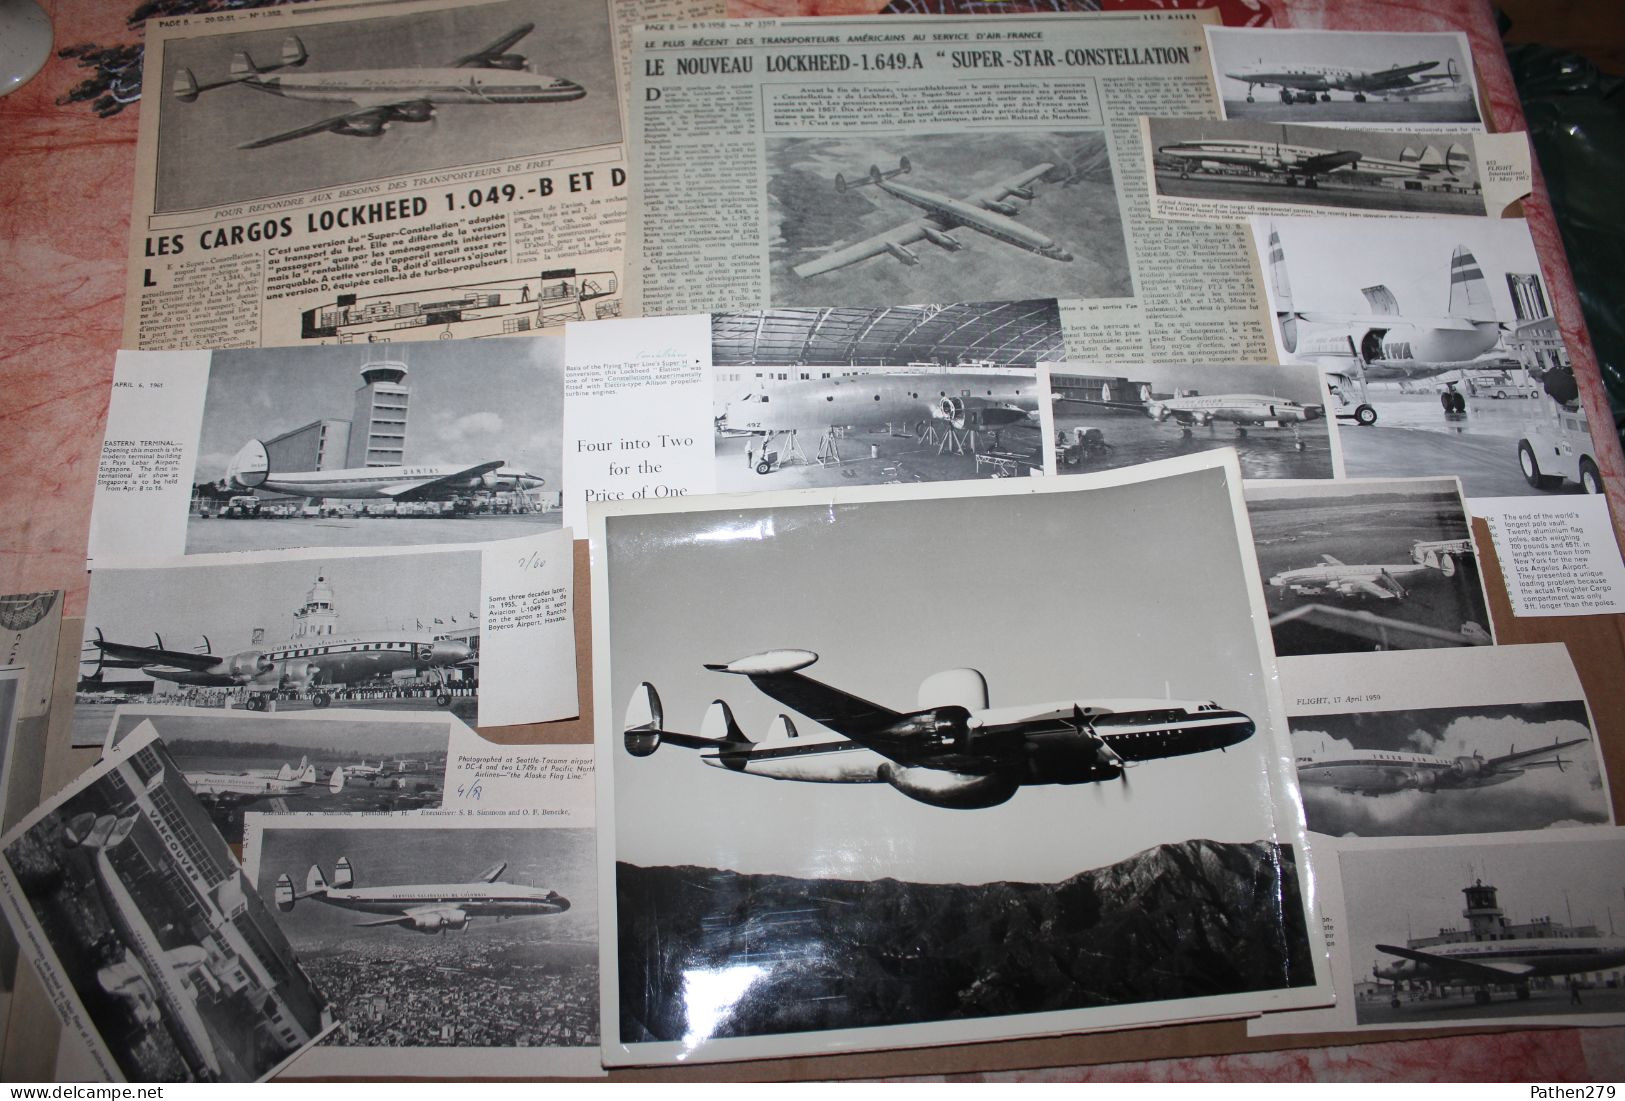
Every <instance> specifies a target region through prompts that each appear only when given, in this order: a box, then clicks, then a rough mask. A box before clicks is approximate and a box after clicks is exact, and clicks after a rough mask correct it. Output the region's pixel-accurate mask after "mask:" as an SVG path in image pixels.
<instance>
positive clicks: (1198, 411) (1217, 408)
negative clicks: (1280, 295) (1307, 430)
mask: <svg viewBox="0 0 1625 1101" xmlns="http://www.w3.org/2000/svg"><path fill="white" fill-rule="evenodd" d="M1106 395H1107V391H1105V390H1102V392H1101V396H1100V397H1099V398H1075V397H1070V396H1065V395H1061V394H1057V395H1055V400H1056V401H1057V402H1071V403H1074V404H1077V405H1094V406H1099V407H1101V408H1105V409H1122V410H1126V411H1128V412H1133V413H1144V414H1145V415H1146V416H1148V417H1150V418H1151V419H1152V420H1154V421H1157V422H1159V423H1160V422H1162V421H1166V420H1169V419H1170V418H1171V419H1172V420H1173V421H1174V422H1175V423H1177V424H1178V425H1179V426H1180V427H1181V428H1183V429H1185V431H1186V432H1187V433H1189V431H1190V429H1191V427H1192V426H1195V427H1200V428H1207V427H1211V426H1212V425H1213V423H1214V422H1216V421H1225V422H1227V423H1229V424H1233V425H1235V426H1236V434H1237V435H1241V436H1245V435H1246V434H1247V428H1248V426H1249V425H1257V426H1260V427H1264V428H1280V427H1282V426H1288V427H1292V426H1296V425H1298V424H1302V423H1303V422H1304V421H1312V420H1318V419H1320V418H1321V417H1322V416H1324V415H1325V410H1324V409H1322V408H1321V407H1320V406H1319V405H1304V404H1303V403H1302V402H1296V401H1292V400H1290V399H1288V398H1279V397H1274V396H1272V395H1269V394H1206V395H1204V394H1200V393H1198V392H1197V391H1195V390H1180V391H1176V392H1175V393H1174V394H1172V395H1165V396H1162V397H1158V396H1156V395H1155V394H1153V393H1152V392H1151V387H1149V386H1141V387H1140V400H1139V401H1137V402H1133V401H1113V400H1111V399H1110V398H1109V397H1107V396H1106Z"/></svg>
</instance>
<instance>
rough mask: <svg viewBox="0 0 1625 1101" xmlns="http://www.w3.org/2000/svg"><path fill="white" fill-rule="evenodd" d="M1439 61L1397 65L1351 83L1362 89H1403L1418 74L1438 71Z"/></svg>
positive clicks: (1358, 78) (1366, 75) (1368, 74)
mask: <svg viewBox="0 0 1625 1101" xmlns="http://www.w3.org/2000/svg"><path fill="white" fill-rule="evenodd" d="M1438 67H1439V63H1438V62H1437V61H1419V62H1417V63H1416V64H1415V65H1395V66H1394V67H1393V68H1392V69H1382V70H1379V71H1377V72H1375V73H1366V74H1365V75H1364V76H1362V77H1357V78H1355V79H1354V80H1353V81H1351V82H1350V83H1352V84H1356V85H1358V86H1360V87H1362V88H1367V89H1370V88H1403V87H1406V86H1407V85H1408V84H1410V82H1411V77H1412V76H1413V75H1415V74H1416V73H1425V72H1427V71H1428V70H1429V69H1437V68H1438Z"/></svg>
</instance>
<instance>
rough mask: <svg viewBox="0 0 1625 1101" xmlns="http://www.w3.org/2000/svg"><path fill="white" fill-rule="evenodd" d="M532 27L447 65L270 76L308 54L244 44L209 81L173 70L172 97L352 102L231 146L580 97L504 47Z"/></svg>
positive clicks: (286, 44)
mask: <svg viewBox="0 0 1625 1101" xmlns="http://www.w3.org/2000/svg"><path fill="white" fill-rule="evenodd" d="M535 29H536V24H534V23H526V24H524V25H523V26H521V27H518V28H516V29H514V30H512V31H510V32H508V33H507V34H505V35H503V36H502V37H501V38H499V39H497V40H496V41H495V42H493V43H491V44H490V45H489V46H486V47H485V48H484V49H481V50H476V51H475V52H473V53H471V54H464V55H463V56H462V57H459V58H457V59H456V60H454V61H453V62H452V63H451V64H450V65H449V66H446V67H442V68H413V69H357V70H349V71H344V72H326V73H302V74H293V73H289V74H286V75H278V76H273V75H271V74H272V73H276V72H278V71H279V70H282V69H290V68H298V67H299V66H301V65H303V64H304V63H305V61H306V60H307V59H308V58H309V55H308V54H307V53H306V52H305V44H304V43H303V42H301V41H300V40H299V38H298V36H296V35H291V34H290V35H289V36H288V37H287V38H286V39H284V40H283V43H282V60H281V62H280V63H278V64H275V65H266V66H260V65H256V64H255V63H254V59H253V58H251V57H250V56H249V55H248V52H247V51H246V50H239V51H238V52H237V53H235V54H233V55H232V58H231V76H230V77H229V78H227V79H226V80H221V81H216V82H214V83H212V84H199V83H198V81H197V78H196V77H195V76H193V75H192V71H191V70H190V69H181V70H179V71H178V72H176V74H175V80H174V85H173V91H174V93H175V98H176V99H179V100H181V101H182V102H185V103H191V102H192V101H193V100H195V99H197V97H198V96H199V95H201V94H202V93H204V92H207V91H212V90H213V89H215V88H226V87H230V86H232V85H242V86H244V87H247V88H253V89H254V90H255V91H258V92H264V93H266V94H267V95H273V96H282V97H284V98H287V99H310V100H317V101H320V102H325V103H353V104H355V105H356V107H357V109H356V110H353V111H347V112H346V113H344V114H341V115H333V116H331V117H329V118H324V119H320V120H318V121H316V122H312V123H307V124H306V125H304V126H300V127H297V128H295V129H293V130H286V131H283V132H282V133H280V134H272V135H271V136H269V137H264V138H257V139H255V140H254V141H248V142H244V143H243V144H242V145H240V146H238V148H239V149H260V148H262V147H264V146H267V145H276V144H277V143H279V142H284V141H291V140H293V139H294V138H302V137H306V136H307V135H310V134H321V133H331V134H347V135H350V136H353V137H363V138H375V137H377V136H378V135H379V134H381V133H383V132H384V130H385V129H387V128H388V127H389V125H390V124H391V123H394V122H428V121H430V120H431V119H433V118H434V113H435V108H436V107H437V106H439V105H441V104H449V103H459V104H462V103H467V104H475V103H479V104H490V103H558V102H561V101H564V100H572V99H580V98H581V97H582V96H585V95H586V94H587V90H586V89H585V88H583V87H582V86H581V85H579V84H577V83H576V82H575V81H573V80H566V79H565V78H563V77H553V76H542V75H541V74H538V73H533V72H531V71H530V67H529V65H528V64H527V62H526V61H525V58H524V56H523V55H521V54H510V53H507V52H506V51H507V50H508V48H509V47H511V46H512V45H513V44H514V43H516V42H518V41H519V40H520V39H521V38H523V37H525V36H526V35H527V34H529V33H530V32H531V31H533V30H535Z"/></svg>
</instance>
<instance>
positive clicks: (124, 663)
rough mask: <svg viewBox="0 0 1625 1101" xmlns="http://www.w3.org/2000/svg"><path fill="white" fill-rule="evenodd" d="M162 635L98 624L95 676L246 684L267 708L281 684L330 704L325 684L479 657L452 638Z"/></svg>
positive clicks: (250, 702) (258, 707)
mask: <svg viewBox="0 0 1625 1101" xmlns="http://www.w3.org/2000/svg"><path fill="white" fill-rule="evenodd" d="M156 642H157V645H156V646H136V645H132V644H130V643H124V642H108V641H107V640H106V639H104V638H103V637H102V634H101V631H100V630H97V632H96V637H95V638H93V639H90V640H89V644H90V645H91V646H93V647H95V650H96V653H95V655H94V656H93V657H91V658H90V659H89V660H91V661H93V662H94V663H95V664H96V672H95V673H94V674H93V676H98V677H99V676H100V674H101V671H102V670H103V669H139V670H140V671H141V672H142V673H144V674H145V675H147V676H149V677H152V678H153V679H154V680H165V681H170V682H172V683H175V684H188V685H196V686H199V687H205V688H242V689H244V690H245V691H246V692H247V694H248V696H247V701H246V705H247V707H248V709H249V710H251V711H264V710H266V708H267V706H268V701H269V699H270V697H272V696H274V695H275V693H277V692H279V691H290V692H310V693H311V696H310V701H311V703H312V704H314V705H315V706H316V707H326V706H327V705H328V704H330V703H332V702H333V699H332V696H331V695H330V694H329V693H327V692H325V691H323V690H322V689H321V687H319V686H323V685H344V684H353V683H357V682H359V681H363V680H371V679H374V678H377V677H387V676H389V675H390V674H391V673H395V672H399V671H402V670H407V669H414V670H420V671H424V670H427V671H438V670H442V669H448V668H451V667H452V666H457V665H466V664H471V663H472V662H473V661H474V649H473V647H472V646H470V645H469V644H468V643H466V642H458V641H454V640H451V639H437V640H434V641H407V640H403V639H400V638H394V639H388V638H384V639H370V640H361V639H355V640H346V639H338V638H334V639H331V640H329V639H323V640H322V642H321V644H320V645H316V644H314V643H312V642H307V641H305V640H300V642H299V644H298V645H284V646H280V647H274V648H269V649H250V650H240V651H238V652H237V653H234V654H214V653H207V652H205V653H194V652H193V651H190V650H171V649H167V648H166V647H165V646H164V644H163V639H162V638H161V637H159V638H157V639H156ZM204 642H205V644H207V642H208V640H207V639H205V640H204ZM437 699H438V702H439V703H440V705H441V706H442V707H444V706H447V705H449V704H450V703H451V696H450V695H449V694H448V693H445V692H442V693H441V694H440V695H439V696H438V697H437Z"/></svg>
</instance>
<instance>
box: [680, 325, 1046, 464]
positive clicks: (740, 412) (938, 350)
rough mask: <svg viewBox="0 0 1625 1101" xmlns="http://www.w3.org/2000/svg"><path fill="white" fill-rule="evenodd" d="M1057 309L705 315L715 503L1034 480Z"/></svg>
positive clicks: (1040, 451)
mask: <svg viewBox="0 0 1625 1101" xmlns="http://www.w3.org/2000/svg"><path fill="white" fill-rule="evenodd" d="M1063 355H1065V343H1064V340H1063V337H1062V333H1061V317H1060V310H1059V307H1058V306H1057V305H1056V302H1055V300H1054V299H1037V300H1033V301H1026V302H969V303H955V304H951V305H932V306H889V307H853V306H847V307H830V308H819V309H792V308H785V309H776V310H760V311H751V312H746V313H719V314H713V315H712V316H711V357H712V364H713V374H712V379H713V382H712V388H713V409H712V413H713V419H714V421H715V426H716V437H715V443H716V452H715V454H716V475H717V489H718V491H719V492H743V491H753V490H764V489H801V488H806V487H810V486H839V485H879V484H883V483H898V484H909V483H913V482H936V481H950V480H959V479H966V478H1010V477H1026V476H1028V475H1029V474H1034V473H1042V472H1043V466H1044V449H1043V437H1042V426H1041V424H1040V412H1039V407H1040V406H1041V405H1042V404H1043V403H1042V402H1041V401H1040V394H1039V391H1038V381H1037V373H1036V370H1035V368H1036V367H1037V365H1038V363H1039V361H1040V360H1044V359H1048V358H1051V357H1057V358H1058V357H1061V356H1063Z"/></svg>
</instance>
